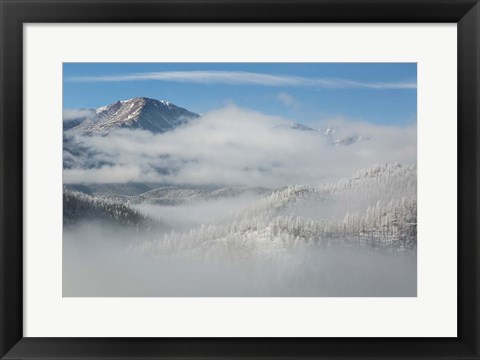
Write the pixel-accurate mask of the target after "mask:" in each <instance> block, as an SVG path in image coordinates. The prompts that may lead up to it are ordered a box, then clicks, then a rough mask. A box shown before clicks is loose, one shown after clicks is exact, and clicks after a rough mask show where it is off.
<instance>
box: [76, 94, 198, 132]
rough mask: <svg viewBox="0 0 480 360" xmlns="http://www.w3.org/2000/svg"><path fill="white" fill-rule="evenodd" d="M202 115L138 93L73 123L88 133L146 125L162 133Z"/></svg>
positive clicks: (143, 127)
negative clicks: (137, 95) (131, 97)
mask: <svg viewBox="0 0 480 360" xmlns="http://www.w3.org/2000/svg"><path fill="white" fill-rule="evenodd" d="M198 117H200V115H199V114H197V113H194V112H191V111H188V110H187V109H184V108H182V107H179V106H177V105H175V104H173V103H171V102H168V101H165V100H155V99H150V98H146V97H137V98H133V99H128V100H122V101H116V102H114V103H112V104H110V105H107V106H102V107H100V108H98V109H96V111H95V116H93V117H91V118H86V119H84V120H83V121H81V122H80V123H79V124H78V125H76V126H74V127H71V129H70V130H72V131H79V132H82V133H84V134H86V135H95V134H106V133H108V132H109V131H110V130H115V129H143V130H148V131H151V132H153V133H163V132H166V131H168V130H172V129H174V128H176V127H178V126H181V125H184V124H186V123H188V122H189V121H190V120H192V119H196V118H198Z"/></svg>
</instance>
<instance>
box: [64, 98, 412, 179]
mask: <svg viewBox="0 0 480 360" xmlns="http://www.w3.org/2000/svg"><path fill="white" fill-rule="evenodd" d="M288 124H289V121H287V120H286V119H282V118H279V117H273V116H267V115H264V114H261V113H258V112H253V111H249V110H245V109H241V108H238V107H235V106H230V107H227V108H224V109H221V110H218V111H213V112H211V113H208V114H205V115H204V116H202V117H201V118H199V119H196V120H194V121H192V122H191V123H190V124H189V125H186V126H183V127H180V128H177V129H176V130H174V131H169V132H166V133H163V134H152V133H150V132H148V131H142V130H126V129H123V130H116V131H112V132H111V133H110V134H108V135H107V136H100V135H97V136H89V137H86V136H81V135H80V134H75V133H74V132H72V133H71V134H70V135H68V146H67V145H66V146H65V149H64V164H65V169H64V182H65V183H114V182H118V183H123V182H131V181H136V182H162V183H174V184H225V185H245V186H265V187H280V186H285V185H289V184H305V185H315V184H318V183H319V182H320V181H324V180H329V179H334V178H338V177H342V176H348V175H350V174H351V173H353V172H354V171H355V170H357V169H360V168H364V167H369V166H371V165H372V164H376V163H391V162H402V163H416V153H417V145H416V142H417V141H416V125H412V126H409V127H393V126H392V127H390V126H379V125H372V124H368V123H362V122H354V121H348V120H333V121H330V122H329V121H324V122H322V123H319V124H317V125H318V126H317V128H318V129H320V130H319V131H305V130H298V129H293V128H291V127H290V126H288ZM278 125H285V126H278ZM329 126H334V127H335V129H336V130H335V133H334V136H335V137H336V138H337V140H338V139H340V140H341V139H343V138H345V137H346V138H352V139H354V140H355V141H353V143H349V144H348V145H345V144H341V143H340V144H337V145H335V143H334V142H333V141H332V139H334V138H333V137H332V136H326V135H325V133H324V132H325V131H324V130H325V129H326V128H328V127H329ZM72 147H73V148H72ZM72 149H73V150H72Z"/></svg>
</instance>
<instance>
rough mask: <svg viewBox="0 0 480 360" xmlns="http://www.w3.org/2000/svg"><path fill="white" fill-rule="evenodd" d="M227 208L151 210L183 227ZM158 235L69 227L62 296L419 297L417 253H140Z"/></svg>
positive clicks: (356, 248)
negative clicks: (198, 255) (181, 219)
mask: <svg viewBox="0 0 480 360" xmlns="http://www.w3.org/2000/svg"><path fill="white" fill-rule="evenodd" d="M218 205H220V203H218ZM146 209H148V210H146ZM221 209H222V207H221V206H218V208H217V207H215V206H213V207H212V208H211V209H209V211H202V206H201V204H200V203H196V204H192V205H185V206H180V207H175V208H172V207H165V206H160V207H154V206H151V207H146V208H145V209H144V210H145V211H150V212H151V213H152V214H153V213H156V214H158V215H160V214H162V217H163V219H169V220H176V219H178V218H183V219H184V220H185V222H184V223H182V224H181V227H185V228H188V227H194V226H195V225H196V224H198V223H199V222H201V221H203V220H206V219H212V218H213V215H221V214H220V213H221ZM188 221H191V223H190V224H189V223H188ZM159 237H160V233H158V232H153V231H152V232H137V231H135V230H128V229H125V228H112V227H107V226H105V224H99V223H91V222H90V223H84V224H82V225H76V226H71V227H67V228H65V229H64V237H63V239H64V240H63V296H67V297H72V296H73V297H88V296H236V297H238V296H369V297H370V296H416V255H415V253H414V252H412V253H392V252H386V251H381V250H376V249H373V248H370V247H368V246H362V245H349V246H346V245H338V246H328V247H322V246H309V247H300V248H295V247H290V248H287V249H282V248H274V247H272V248H271V249H270V250H269V251H268V252H265V251H262V249H260V248H256V247H255V246H254V245H252V243H248V244H246V245H245V246H250V247H251V248H249V249H246V251H244V252H242V253H241V254H240V253H239V255H238V256H232V255H231V254H230V255H225V254H224V253H222V251H224V248H223V247H222V246H221V244H219V246H218V247H215V246H212V247H210V248H209V253H208V255H209V256H205V257H203V258H200V257H192V256H188V255H185V256H182V255H181V254H177V255H175V256H171V255H165V256H161V255H158V254H157V255H153V256H152V255H151V254H148V253H145V252H142V251H135V249H136V248H137V247H138V246H139V245H141V244H143V243H149V242H152V241H155V240H157V238H159ZM212 252H213V254H212ZM212 255H213V256H212ZM216 255H218V256H216Z"/></svg>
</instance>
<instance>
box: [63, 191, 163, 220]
mask: <svg viewBox="0 0 480 360" xmlns="http://www.w3.org/2000/svg"><path fill="white" fill-rule="evenodd" d="M85 221H98V222H104V223H109V224H113V225H120V226H128V227H130V226H134V227H145V228H147V227H150V226H152V225H153V223H154V222H153V220H151V219H149V218H147V217H145V216H144V215H141V214H140V213H139V212H138V211H136V210H134V209H132V208H130V207H129V206H128V205H126V204H122V203H118V202H113V201H109V200H107V199H102V198H96V197H93V196H90V195H87V194H84V193H81V192H79V191H73V190H68V189H64V190H63V223H64V225H71V224H75V223H79V222H85Z"/></svg>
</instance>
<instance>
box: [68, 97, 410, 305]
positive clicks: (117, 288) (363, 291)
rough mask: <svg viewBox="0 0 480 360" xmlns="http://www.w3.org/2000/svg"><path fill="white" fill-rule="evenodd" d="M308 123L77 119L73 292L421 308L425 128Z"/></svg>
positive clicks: (124, 109)
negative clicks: (420, 178) (372, 301)
mask: <svg viewBox="0 0 480 360" xmlns="http://www.w3.org/2000/svg"><path fill="white" fill-rule="evenodd" d="M71 114H74V115H75V116H73V115H71ZM309 125H311V126H306V125H303V124H300V123H296V122H293V121H291V120H289V119H284V118H281V117H278V116H270V115H265V114H262V113H259V112H255V111H252V110H248V109H242V108H239V107H237V106H233V105H232V106H227V107H225V108H222V109H219V110H216V111H212V112H209V113H207V114H202V115H199V114H196V113H193V112H190V111H188V110H186V109H183V108H180V107H178V106H176V105H174V104H172V103H170V102H167V101H158V100H153V99H148V98H133V99H129V100H124V101H117V102H115V103H112V104H110V105H107V106H103V107H101V108H98V109H82V110H81V111H76V112H72V113H69V117H68V121H67V120H65V121H64V134H63V144H64V148H63V167H64V170H63V182H64V185H63V224H64V230H63V296H67V297H68V296H416V293H417V258H416V250H417V167H416V128H415V126H413V125H412V126H404V127H400V126H386V125H375V124H371V123H365V122H361V121H354V120H349V119H342V118H334V119H327V120H324V121H320V122H318V123H316V124H313V123H312V124H309Z"/></svg>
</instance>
